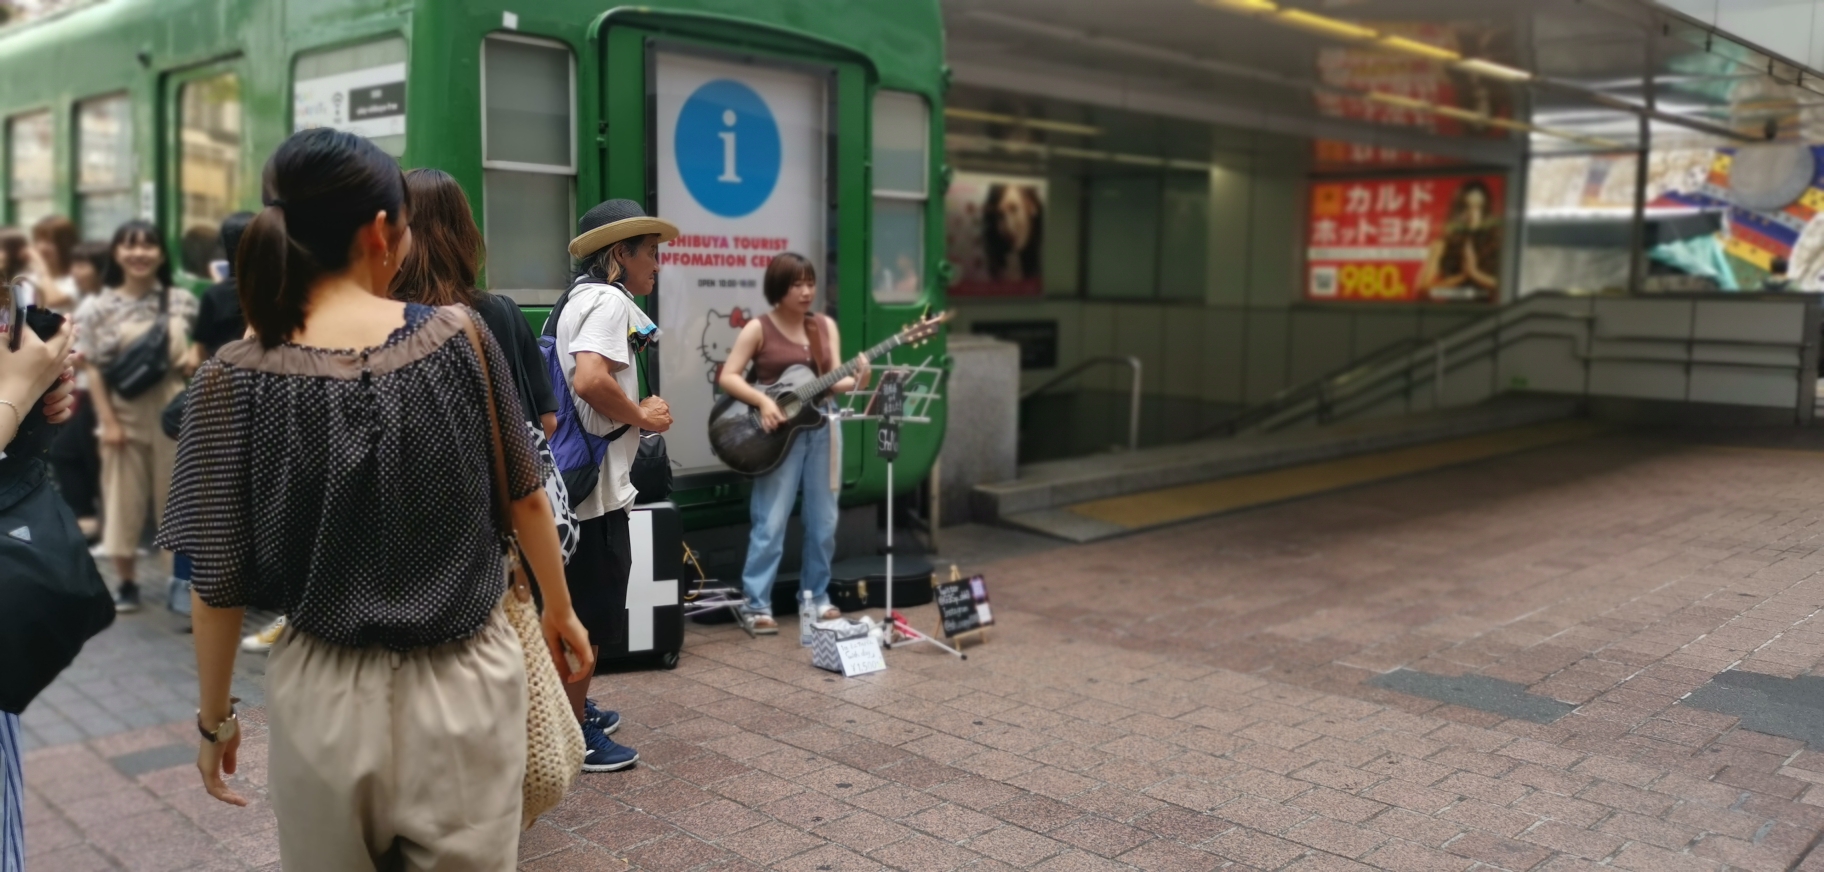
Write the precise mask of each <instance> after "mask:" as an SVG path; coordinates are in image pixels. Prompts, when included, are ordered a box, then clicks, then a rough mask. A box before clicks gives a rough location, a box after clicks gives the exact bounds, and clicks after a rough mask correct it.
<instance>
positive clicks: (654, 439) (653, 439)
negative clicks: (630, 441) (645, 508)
mask: <svg viewBox="0 0 1824 872" xmlns="http://www.w3.org/2000/svg"><path fill="white" fill-rule="evenodd" d="M627 475H628V478H630V479H631V480H632V481H633V490H634V497H633V501H634V502H635V503H636V504H637V503H662V502H664V501H665V500H666V499H669V498H670V497H671V456H670V455H668V454H666V453H665V437H664V436H661V435H659V434H657V433H647V432H646V431H644V430H642V431H640V450H639V453H637V454H635V455H634V456H633V468H632V469H630V470H628V473H627Z"/></svg>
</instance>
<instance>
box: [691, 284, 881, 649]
mask: <svg viewBox="0 0 1824 872" xmlns="http://www.w3.org/2000/svg"><path fill="white" fill-rule="evenodd" d="M761 289H762V291H764V292H765V294H766V301H767V302H768V303H771V304H772V306H773V310H772V311H771V312H768V313H767V314H765V315H763V316H761V317H759V318H755V319H754V320H752V321H749V322H747V325H746V326H745V327H742V328H741V335H740V336H739V337H737V338H736V339H735V347H734V348H732V349H730V350H729V352H728V360H727V361H725V362H724V363H723V364H722V372H721V374H720V375H719V376H718V377H717V379H716V384H717V385H719V386H720V387H721V388H722V390H723V391H725V392H727V393H728V395H729V396H732V397H734V398H735V399H737V400H740V401H741V402H744V403H746V404H748V405H750V406H753V407H754V408H755V409H757V410H759V413H760V419H761V426H763V427H765V428H766V429H767V430H769V431H770V430H772V429H773V428H775V427H778V426H779V425H780V424H781V423H783V422H784V421H785V415H784V414H782V413H781V412H780V411H779V406H778V405H777V404H776V403H774V402H773V400H772V398H771V397H768V396H767V395H766V394H764V393H762V392H761V391H759V390H757V389H756V388H755V387H754V385H753V384H752V383H749V381H748V380H747V379H745V378H743V375H744V374H745V373H746V371H747V366H748V363H749V362H752V363H753V365H754V378H753V382H754V383H758V384H769V383H771V382H774V381H777V380H778V379H779V376H780V374H782V373H784V372H785V370H786V368H788V367H791V366H794V365H798V366H804V367H807V368H810V369H812V370H815V371H816V372H817V373H820V374H821V373H826V372H829V371H830V370H831V369H832V368H833V367H834V366H835V361H836V359H837V355H838V354H839V352H838V350H837V349H839V348H841V347H842V346H841V342H840V340H839V338H838V337H837V335H836V322H835V321H833V320H831V319H830V317H829V316H827V315H822V314H818V313H816V312H814V311H813V308H814V306H815V304H816V302H817V271H816V269H814V268H813V267H812V266H811V262H810V261H808V260H805V259H804V258H803V257H801V256H799V255H796V254H792V253H790V252H787V253H785V254H781V255H779V256H777V257H775V258H773V260H772V263H770V264H767V267H766V278H765V279H764V280H763V281H762V285H761ZM867 383H868V364H867V359H866V358H863V359H862V360H861V361H860V365H859V368H858V369H857V370H856V373H855V375H853V376H851V377H849V378H845V379H843V380H841V381H839V382H837V383H836V384H835V385H834V386H833V387H832V388H831V390H832V391H833V392H834V393H838V394H840V393H846V392H848V391H852V390H855V389H856V387H858V386H863V387H865V386H866V385H867ZM834 429H835V428H834V427H832V426H831V425H830V424H829V423H828V422H827V420H826V422H825V423H824V424H823V425H822V426H819V427H816V428H814V429H809V430H805V431H803V432H801V433H800V434H799V435H798V438H797V439H795V440H793V442H792V447H791V450H789V451H788V452H787V453H786V455H785V459H784V460H783V461H781V462H780V464H779V465H778V466H776V467H774V468H773V469H772V471H770V472H767V473H766V474H764V475H761V476H759V477H757V478H755V479H754V490H753V497H752V500H751V502H750V503H749V510H748V514H749V515H750V516H751V519H752V522H753V532H752V533H750V534H749V536H748V540H747V566H746V567H745V568H744V569H743V570H742V572H741V585H742V587H743V588H744V590H745V592H746V594H747V604H746V606H745V607H743V609H742V617H743V619H744V620H745V621H746V622H747V625H748V628H749V629H751V630H753V631H754V632H755V633H761V634H772V633H778V632H779V624H778V622H776V621H774V620H773V578H774V576H776V575H777V574H778V571H779V558H780V556H781V555H783V554H784V552H785V523H786V521H787V520H788V519H790V518H791V516H792V503H793V502H794V501H795V500H796V498H797V496H798V492H799V489H800V486H802V488H803V491H804V509H803V511H802V513H801V515H800V517H801V518H802V520H803V522H804V563H803V568H802V569H801V571H800V574H799V579H800V581H799V584H800V587H799V590H800V591H809V592H810V594H811V598H812V602H813V603H814V605H815V606H816V611H817V614H818V616H819V617H820V618H834V617H838V616H840V615H841V612H839V611H837V610H836V609H835V608H833V607H831V605H830V598H829V587H830V556H831V554H832V553H833V552H834V551H835V550H836V489H837V487H839V486H840V485H841V476H840V475H839V474H838V473H839V472H840V470H839V469H838V468H837V466H836V464H837V463H839V462H840V460H841V453H840V450H839V449H835V448H832V445H833V444H840V443H839V442H838V440H836V439H833V438H832V435H831V434H832V431H833V430H834Z"/></svg>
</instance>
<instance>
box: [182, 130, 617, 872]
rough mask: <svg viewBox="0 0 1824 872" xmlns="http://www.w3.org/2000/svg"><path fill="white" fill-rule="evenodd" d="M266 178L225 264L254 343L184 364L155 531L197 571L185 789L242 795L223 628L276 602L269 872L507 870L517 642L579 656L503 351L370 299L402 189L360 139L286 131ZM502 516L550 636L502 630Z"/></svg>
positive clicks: (230, 631) (584, 653) (520, 681)
mask: <svg viewBox="0 0 1824 872" xmlns="http://www.w3.org/2000/svg"><path fill="white" fill-rule="evenodd" d="M264 188H265V202H266V208H265V209H263V210H261V211H260V213H259V214H258V215H256V216H255V217H254V219H253V223H251V224H249V225H248V227H247V230H246V234H245V236H243V237H242V240H241V245H240V251H239V254H238V257H237V261H238V263H237V268H236V270H235V283H236V287H237V289H238V290H239V292H240V297H241V311H242V312H243V313H245V315H246V317H247V323H248V325H249V326H251V327H252V328H253V331H254V334H255V335H254V336H253V337H250V338H247V339H241V340H237V341H234V342H230V343H228V344H227V345H224V346H223V347H222V348H221V349H220V350H219V351H217V352H216V355H215V357H213V358H211V359H210V360H209V361H208V362H206V363H204V364H203V365H202V367H201V368H200V369H198V370H197V375H196V378H195V379H194V380H193V381H192V383H191V386H190V395H189V402H188V404H187V406H186V408H185V412H184V431H183V437H182V440H181V444H180V445H179V447H178V460H177V474H176V477H175V480H174V482H173V486H172V490H171V504H170V506H169V507H168V508H167V510H166V513H165V524H164V527H163V528H162V529H161V530H160V531H159V539H158V541H159V544H160V545H161V546H162V547H165V548H170V549H172V550H174V551H181V552H183V553H185V554H188V555H190V557H191V559H192V560H193V561H194V564H195V572H194V575H193V576H192V584H193V595H192V626H193V627H194V632H195V639H196V662H197V677H198V685H199V690H200V702H199V704H198V711H197V730H198V731H199V732H200V733H201V734H202V745H201V748H199V750H198V753H197V769H198V770H199V771H200V773H201V775H202V779H203V786H204V788H205V789H206V790H207V791H208V792H209V794H210V795H211V796H213V797H215V798H216V799H219V800H221V801H222V802H226V803H229V804H232V805H245V804H246V800H245V799H244V798H242V797H241V796H240V795H239V794H238V793H236V792H235V790H234V789H233V788H231V787H230V786H229V785H228V783H227V782H226V781H225V780H224V775H227V774H232V773H233V772H234V770H235V766H236V752H237V750H238V747H239V741H240V733H239V731H238V722H237V721H236V720H235V714H234V702H235V700H234V698H233V697H231V696H229V685H230V681H231V679H232V677H233V672H234V657H235V651H236V647H237V644H238V643H239V642H240V635H241V620H242V618H243V616H244V613H245V609H246V607H247V606H250V605H251V606H257V607H260V608H266V609H271V610H274V611H280V612H284V613H285V615H286V616H287V618H288V621H287V624H286V627H285V630H284V632H283V633H282V634H281V635H280V637H279V640H278V643H277V644H276V645H274V646H273V649H272V654H271V659H269V660H268V661H267V664H266V721H267V724H268V729H269V736H270V741H269V749H270V750H269V751H268V756H267V771H268V777H267V785H268V786H267V790H268V795H269V796H270V798H271V801H272V808H273V812H274V815H275V816H276V817H277V819H278V830H279V857H280V860H281V862H282V863H283V864H284V866H285V868H286V869H287V870H304V872H315V870H323V872H330V870H335V872H340V870H349V869H375V868H383V869H393V868H406V869H450V870H456V869H465V870H466V869H474V870H481V869H489V870H495V869H498V870H506V869H512V868H513V866H514V863H515V858H516V854H517V852H518V847H519V833H520V827H521V811H522V799H523V792H522V791H523V789H524V780H525V775H526V771H527V749H528V735H529V734H528V730H527V712H528V702H527V700H528V687H529V685H528V682H527V677H526V676H527V672H526V669H527V658H528V656H532V657H541V656H551V657H552V658H553V659H554V661H555V662H556V665H557V674H558V676H559V677H560V679H561V678H573V677H574V676H575V675H577V674H581V675H587V674H589V672H590V670H592V669H593V668H594V660H593V658H592V656H591V654H590V650H591V649H590V647H589V634H588V633H587V632H586V631H585V630H584V629H583V627H582V625H581V624H580V623H579V622H578V621H577V619H576V614H575V612H574V611H572V609H571V606H570V594H569V591H568V590H567V589H566V587H565V584H564V565H563V557H562V555H561V554H560V553H559V551H558V542H557V530H556V528H555V526H554V525H553V522H552V518H551V506H550V504H549V503H548V502H546V500H545V491H544V489H543V487H541V484H542V482H541V481H540V477H539V473H538V459H537V455H536V454H535V453H534V452H533V449H532V440H531V438H530V435H529V434H528V433H527V432H526V430H525V428H524V427H520V426H512V424H513V422H515V421H517V420H519V418H520V411H519V399H518V396H517V392H516V391H515V390H514V388H513V381H512V378H511V376H510V374H509V370H508V368H507V363H506V359H505V357H504V356H503V355H502V354H501V352H500V346H499V345H497V344H496V343H495V342H494V339H493V337H492V336H491V335H490V334H489V333H488V331H487V330H485V329H482V328H480V327H479V326H478V325H477V322H476V320H475V319H474V318H473V317H472V313H471V311H470V310H469V309H467V308H465V307H462V306H442V307H436V308H433V307H431V306H425V305H421V304H417V303H406V302H401V301H399V300H395V299H392V297H391V296H390V294H389V290H390V288H391V286H392V281H393V276H394V274H395V273H396V272H397V271H398V269H399V262H400V260H401V259H402V257H403V256H404V255H405V254H406V253H407V252H408V251H409V250H410V248H411V245H412V233H411V229H410V225H409V224H408V222H409V221H410V215H409V214H408V209H409V205H410V200H409V199H408V195H407V189H406V186H405V180H404V178H403V177H402V174H401V173H400V171H399V166H398V164H396V163H394V162H393V159H392V157H390V156H389V155H387V154H386V152H383V151H381V150H380V148H379V146H376V145H374V144H373V143H372V142H370V141H368V140H366V139H364V138H362V137H360V136H356V135H355V134H352V133H347V132H344V131H339V130H331V129H328V128H316V129H311V130H305V131H301V132H299V133H296V134H294V135H292V137H291V138H290V139H287V140H286V141H285V142H284V143H283V144H281V145H280V146H279V148H278V150H277V151H276V152H274V153H273V156H272V159H271V160H269V161H268V162H267V164H266V173H265V186H264ZM496 422H498V424H499V426H498V427H497V426H496ZM496 433H498V441H496V435H495V434H496ZM496 444H498V445H499V446H500V449H499V451H498V452H497V451H496V449H495V445H496ZM503 466H504V474H501V475H500V476H499V477H500V478H502V479H504V481H502V482H500V484H499V487H501V488H504V489H505V491H506V493H505V494H500V493H499V492H498V491H497V490H496V487H497V485H496V480H495V479H496V475H495V470H499V469H501V468H502V467H503ZM497 497H500V498H501V499H502V500H503V501H504V502H506V503H507V506H506V509H505V512H504V514H505V515H506V517H497V514H496V512H495V507H496V505H497V502H496V500H497ZM502 525H506V526H510V528H511V530H510V532H512V533H513V534H514V535H516V536H517V537H518V539H519V542H520V544H521V546H522V547H523V549H524V551H525V555H526V559H527V562H528V564H529V566H530V569H531V571H532V574H533V576H534V577H536V578H537V580H538V585H539V589H540V591H541V592H542V594H543V597H544V613H543V616H542V618H541V621H542V624H543V626H542V630H543V633H542V635H543V639H542V640H541V645H540V647H544V648H548V649H549V650H547V651H538V652H533V653H532V654H530V655H529V654H528V653H527V652H526V651H525V650H524V649H523V648H522V647H521V643H520V640H519V636H518V634H517V633H516V632H515V630H514V629H513V626H512V625H511V624H510V623H509V621H508V618H507V603H506V601H505V599H504V597H507V596H512V594H509V593H508V592H507V585H506V580H505V578H504V577H503V574H502V549H501V544H502V542H501V534H503V533H506V532H509V531H508V530H503V529H501V526H502ZM566 649H567V650H566ZM565 654H568V655H570V656H569V657H566V656H564V655H565Z"/></svg>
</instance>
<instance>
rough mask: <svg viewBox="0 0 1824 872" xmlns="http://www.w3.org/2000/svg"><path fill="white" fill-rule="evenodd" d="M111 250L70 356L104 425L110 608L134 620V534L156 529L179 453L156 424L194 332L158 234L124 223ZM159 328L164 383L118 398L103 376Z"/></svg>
mask: <svg viewBox="0 0 1824 872" xmlns="http://www.w3.org/2000/svg"><path fill="white" fill-rule="evenodd" d="M109 249H110V250H111V251H112V252H113V258H112V259H111V260H109V261H108V268H107V271H106V272H105V273H104V274H103V275H102V292H101V293H100V294H99V295H97V296H95V297H94V298H93V299H91V300H88V301H86V302H85V303H84V304H83V305H82V306H81V307H80V308H79V309H78V310H77V313H76V326H77V328H78V329H77V333H76V336H77V339H76V347H77V350H79V351H81V352H82V357H83V364H84V365H85V366H86V367H87V371H88V384H89V394H90V396H91V398H92V399H93V401H94V404H95V417H96V419H97V420H99V421H100V422H101V426H100V430H99V434H100V437H101V504H102V512H101V514H102V529H101V550H102V554H103V555H104V556H106V557H111V558H113V559H114V571H115V575H116V577H117V578H118V579H119V580H120V587H119V588H118V589H117V590H116V592H115V596H114V604H115V608H117V609H118V610H120V611H123V612H136V611H139V584H138V583H137V582H136V581H135V578H136V577H137V572H136V568H135V564H136V563H137V561H136V559H135V557H136V555H137V554H138V550H139V537H140V533H141V532H143V531H144V530H145V528H146V513H147V512H148V511H150V512H151V513H152V518H153V520H154V521H155V522H156V521H157V520H159V519H160V518H161V516H162V512H163V510H164V506H165V496H166V494H167V493H169V491H170V489H171V465H172V462H173V461H174V460H175V458H176V451H177V443H175V442H173V441H171V437H169V436H166V435H165V434H164V431H163V429H161V428H160V427H159V416H160V414H161V413H163V412H164V410H165V406H166V405H168V404H169V403H170V402H171V398H172V397H175V396H177V394H178V392H179V391H182V390H183V389H184V372H183V367H182V366H181V364H182V362H183V360H184V358H185V355H186V353H187V351H188V349H189V340H190V330H191V327H192V326H193V325H194V324H195V323H196V297H195V296H194V295H193V294H191V293H190V292H189V291H187V290H185V289H183V288H181V287H177V286H175V285H173V284H172V281H171V261H170V259H169V258H167V257H166V256H165V244H164V236H163V234H161V233H160V232H159V229H158V225H156V224H153V223H152V222H150V221H128V222H127V223H125V224H122V225H120V229H118V230H116V231H114V239H113V242H112V244H111V245H110V246H109ZM161 318H163V319H164V329H165V335H166V340H167V341H166V345H167V348H166V351H167V353H168V359H167V361H166V368H165V374H164V377H163V378H161V379H159V380H158V381H157V382H156V383H154V384H152V385H151V386H149V387H143V388H142V389H141V390H139V391H138V392H137V393H135V394H134V395H133V396H131V397H127V396H123V395H121V393H120V392H119V391H118V390H117V386H116V385H115V384H112V383H110V382H109V381H108V379H107V377H106V376H104V375H103V373H104V372H106V371H107V370H108V368H109V366H110V365H111V364H113V363H114V362H115V361H116V360H117V359H119V358H120V356H121V355H122V354H123V353H124V352H125V351H126V350H127V349H128V347H130V346H132V345H133V344H134V342H135V341H136V340H138V339H139V338H140V337H141V336H144V335H146V334H147V333H148V331H151V330H153V329H155V328H156V327H157V326H158V325H159V323H160V319H161Z"/></svg>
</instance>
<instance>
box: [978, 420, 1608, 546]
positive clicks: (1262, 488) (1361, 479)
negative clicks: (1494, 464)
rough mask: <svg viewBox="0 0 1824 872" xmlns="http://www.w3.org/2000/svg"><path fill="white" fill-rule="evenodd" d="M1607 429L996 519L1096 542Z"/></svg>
mask: <svg viewBox="0 0 1824 872" xmlns="http://www.w3.org/2000/svg"><path fill="white" fill-rule="evenodd" d="M1606 429H1608V428H1607V427H1605V426H1604V425H1601V424H1597V423H1593V422H1590V421H1582V420H1562V421H1551V422H1547V423H1543V424H1531V425H1527V426H1523V427H1513V428H1508V429H1504V430H1497V431H1493V432H1487V433H1480V434H1477V435H1474V436H1465V437H1462V438H1458V439H1446V440H1442V441H1436V442H1430V443H1426V444H1424V445H1413V446H1408V447H1405V448H1396V449H1393V450H1390V451H1378V452H1370V453H1366V454H1358V455H1354V456H1351V457H1344V458H1339V459H1336V460H1327V461H1320V462H1317V463H1310V464H1303V465H1299V466H1291V467H1282V468H1279V469H1274V470H1271V471H1268V472H1257V473H1249V474H1246V475H1237V476H1231V477H1227V478H1221V479H1216V480H1213V481H1206V482H1199V483H1196V484H1186V485H1178V486H1176V487H1168V488H1160V489H1158V490H1152V491H1145V492H1141V493H1135V494H1126V495H1123V496H1116V497H1106V498H1103V499H1099V500H1088V501H1085V502H1080V503H1075V504H1072V505H1068V506H1060V507H1056V508H1046V509H1039V510H1037V511H1032V512H1022V513H1019V514H1014V515H1007V516H1004V517H1002V519H1001V520H1002V521H1005V522H1007V523H1010V524H1013V525H1015V526H1019V527H1024V528H1026V529H1029V530H1035V531H1037V532H1040V533H1045V534H1047V535H1050V536H1056V537H1058V538H1060V539H1065V540H1069V541H1071V542H1094V541H1096V540H1099V539H1107V538H1111V537H1114V536H1122V535H1126V534H1128V533H1136V532H1139V531H1141V530H1150V529H1153V528H1155V527H1163V526H1167V525H1170V524H1177V523H1182V522H1184V521H1190V520H1196V519H1198V518H1207V517H1210V516H1212V515H1219V514H1223V513H1226V512H1233V511H1239V510H1241V509H1246V508H1252V507H1255V506H1262V505H1268V504H1271V503H1278V502H1284V501H1286V500H1292V499H1298V498H1300V497H1306V496H1312V495H1314V494H1319V493H1325V492H1328V491H1334V490H1341V489H1343V488H1348V487H1354V486H1357V485H1363V484H1369V483H1372V482H1377V481H1383V480H1386V479H1390V478H1397V477H1399V476H1403V475H1412V474H1414V473H1419V472H1427V471H1430V470H1434V469H1441V468H1443V467H1446V466H1455V465H1457V464H1460V463H1470V462H1473V461H1477V460H1484V459H1487V458H1490V457H1498V456H1501V455H1504V454H1512V453H1514V452H1517V451H1525V450H1528V449H1531V448H1538V447H1541V446H1545V445H1553V444H1557V443H1560V442H1568V441H1572V440H1577V439H1586V438H1589V437H1591V436H1594V435H1596V434H1598V433H1601V432H1604V431H1605V430H1606Z"/></svg>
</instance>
